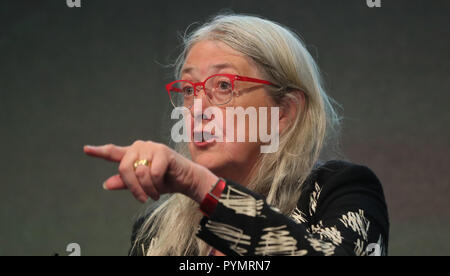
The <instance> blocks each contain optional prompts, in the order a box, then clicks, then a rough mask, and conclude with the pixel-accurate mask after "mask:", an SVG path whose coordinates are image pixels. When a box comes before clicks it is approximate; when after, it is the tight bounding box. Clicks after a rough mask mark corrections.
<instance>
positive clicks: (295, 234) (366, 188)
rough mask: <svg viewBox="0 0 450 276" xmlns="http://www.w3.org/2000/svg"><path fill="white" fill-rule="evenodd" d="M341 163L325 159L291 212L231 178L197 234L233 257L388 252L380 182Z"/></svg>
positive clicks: (359, 168)
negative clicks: (325, 164)
mask: <svg viewBox="0 0 450 276" xmlns="http://www.w3.org/2000/svg"><path fill="white" fill-rule="evenodd" d="M342 162H343V161H341V162H340V163H336V164H333V163H327V164H329V166H328V167H327V166H324V168H325V170H323V169H322V171H321V172H320V173H319V174H317V175H315V177H313V178H311V181H312V182H311V183H310V185H306V187H305V189H304V190H303V192H302V195H301V197H300V200H299V203H298V205H297V208H296V209H295V210H294V211H293V212H292V213H291V214H290V215H288V216H286V215H283V214H281V213H280V212H279V211H278V210H277V209H276V208H273V207H271V206H270V205H268V204H267V203H266V202H265V200H264V198H263V197H262V196H260V195H258V194H255V193H253V192H252V191H250V190H248V189H246V188H245V187H243V186H241V185H239V184H237V183H233V182H232V181H228V180H227V185H226V188H225V190H224V192H223V193H222V195H221V198H220V201H219V204H218V205H217V207H216V209H215V211H214V213H213V214H212V215H211V216H210V217H209V218H208V217H204V218H203V219H202V220H201V222H200V225H199V228H198V230H197V236H198V237H199V238H201V239H203V240H204V241H205V242H207V243H208V244H209V245H211V246H212V247H214V248H215V249H217V250H219V251H221V252H223V253H224V254H226V255H230V256H231V255H242V256H245V255H266V256H269V255H289V256H303V255H325V256H331V255H386V254H387V240H388V229H389V222H388V215H387V207H386V204H385V199H384V195H383V190H382V188H381V184H380V182H379V180H378V179H377V177H376V176H375V175H374V174H373V172H372V171H371V170H370V169H368V168H367V167H364V166H359V165H354V164H351V163H347V162H345V163H342ZM342 164H347V165H345V166H342ZM348 164H350V165H348ZM305 184H306V183H305Z"/></svg>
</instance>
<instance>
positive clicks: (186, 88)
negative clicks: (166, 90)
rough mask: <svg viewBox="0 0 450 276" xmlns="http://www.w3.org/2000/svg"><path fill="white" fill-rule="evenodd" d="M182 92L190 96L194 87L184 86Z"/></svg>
mask: <svg viewBox="0 0 450 276" xmlns="http://www.w3.org/2000/svg"><path fill="white" fill-rule="evenodd" d="M183 93H184V95H186V96H191V95H192V94H194V88H193V87H192V86H186V87H184V88H183Z"/></svg>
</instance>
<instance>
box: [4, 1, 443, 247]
mask: <svg viewBox="0 0 450 276" xmlns="http://www.w3.org/2000/svg"><path fill="white" fill-rule="evenodd" d="M65 2H66V1H65V0H51V1H50V0H48V1H44V0H42V1H32V0H29V1H24V0H1V1H0V123H1V135H0V145H1V147H2V150H1V155H2V156H1V158H0V170H1V178H0V180H1V186H0V187H1V192H0V222H1V227H0V255H52V254H54V253H59V254H61V255H67V254H68V253H67V252H65V249H66V246H67V244H69V243H71V242H77V243H79V244H80V245H81V249H82V251H81V253H82V255H100V254H101V255H125V254H126V253H127V250H128V246H129V235H130V227H131V224H132V221H133V218H134V216H135V214H136V213H137V212H138V211H139V210H141V207H140V205H139V204H138V203H137V202H136V201H135V200H134V199H133V198H132V196H131V195H130V194H129V193H127V192H105V191H103V190H102V189H101V183H102V182H103V181H104V180H105V179H106V178H107V177H108V176H110V175H112V174H113V173H115V170H116V165H115V164H108V163H107V162H104V161H100V160H95V159H90V158H88V157H86V156H84V155H83V152H82V146H83V145H84V144H104V143H110V142H112V143H116V144H130V143H131V142H133V141H134V140H136V139H152V140H156V141H167V137H168V133H169V132H168V130H169V129H170V126H171V124H170V121H168V120H167V119H164V118H167V116H168V111H169V108H170V106H169V103H168V98H167V96H166V92H165V91H164V84H165V83H166V82H169V81H171V80H172V73H171V70H170V68H165V67H164V66H162V65H166V64H168V63H170V62H172V61H173V59H174V57H175V56H176V54H177V53H178V50H179V48H178V46H179V42H180V41H179V40H178V39H177V32H183V31H184V30H185V29H186V27H187V26H188V25H189V24H191V23H193V22H196V21H200V22H203V21H204V20H205V19H207V18H208V17H209V16H211V15H213V14H216V13H217V12H219V11H221V10H224V9H232V10H233V11H235V12H243V13H251V14H258V15H261V16H264V17H267V18H269V19H272V20H275V21H278V22H280V23H282V24H284V25H287V26H289V27H291V28H293V29H295V30H296V31H297V32H298V33H300V34H301V36H302V37H303V38H304V40H305V41H306V44H307V45H308V48H309V49H310V50H311V52H312V53H313V55H314V56H315V57H316V58H317V60H318V63H319V65H320V67H321V69H322V71H323V73H324V77H325V81H326V87H327V91H328V92H329V94H330V95H331V96H332V97H333V98H334V99H336V100H337V101H338V102H339V103H340V104H342V106H343V110H340V111H341V114H343V116H344V117H345V120H344V129H343V136H342V144H343V152H344V154H345V156H346V157H347V158H348V159H349V160H351V161H353V162H356V163H360V164H365V165H367V166H369V167H370V168H372V170H374V172H375V173H376V174H377V175H378V177H379V178H380V180H381V181H382V183H383V184H384V188H385V194H386V198H387V201H388V205H389V211H390V217H391V224H392V226H391V237H390V248H389V249H390V254H392V255H403V254H405V255H442V254H447V255H448V254H450V237H449V234H450V231H449V230H450V208H449V207H450V204H449V198H450V192H449V184H450V183H449V180H450V169H449V168H448V165H449V159H450V157H449V155H450V145H449V141H450V139H449V138H450V135H449V123H450V122H449V121H450V112H449V109H448V107H449V100H450V94H449V92H450V91H449V90H450V89H449V88H450V84H449V81H448V76H449V72H450V70H449V69H450V68H449V66H450V62H449V60H450V59H449V57H450V54H449V49H450V36H449V26H450V21H449V19H448V16H449V14H450V2H449V1H440V0H433V1H427V0H410V1H406V0H403V1H401V0H396V1H386V0H384V1H382V5H383V6H382V8H378V9H369V8H368V7H367V6H366V4H365V3H366V1H365V0H346V1H335V0H329V1H325V0H320V1H318V0H302V1H280V0H279V1H262V0H258V1H230V0H227V1H225V0H224V1H220V2H219V1H214V2H213V1H176V2H175V1H161V2H156V1H125V0H122V1H101V0H82V8H79V9H76V8H73V9H69V8H67V6H66V3H65Z"/></svg>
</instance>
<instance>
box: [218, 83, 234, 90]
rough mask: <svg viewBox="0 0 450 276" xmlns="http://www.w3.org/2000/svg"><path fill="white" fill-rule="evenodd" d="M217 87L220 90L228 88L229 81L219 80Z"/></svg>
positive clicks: (229, 85) (229, 86) (229, 87)
mask: <svg viewBox="0 0 450 276" xmlns="http://www.w3.org/2000/svg"><path fill="white" fill-rule="evenodd" d="M219 88H220V90H230V89H231V83H229V82H226V81H221V82H219Z"/></svg>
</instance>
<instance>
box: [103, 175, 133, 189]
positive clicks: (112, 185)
mask: <svg viewBox="0 0 450 276" xmlns="http://www.w3.org/2000/svg"><path fill="white" fill-rule="evenodd" d="M103 189H105V190H108V191H114V190H126V189H127V186H126V185H125V183H124V182H123V181H122V178H121V177H120V175H119V174H116V175H113V176H111V177H110V178H108V179H107V180H106V181H105V182H103Z"/></svg>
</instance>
